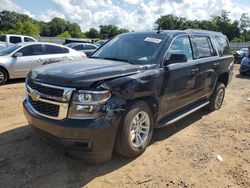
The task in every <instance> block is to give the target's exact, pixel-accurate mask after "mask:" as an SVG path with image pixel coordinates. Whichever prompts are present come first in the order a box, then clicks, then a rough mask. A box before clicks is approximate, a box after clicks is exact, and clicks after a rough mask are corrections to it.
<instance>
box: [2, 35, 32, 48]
mask: <svg viewBox="0 0 250 188" xmlns="http://www.w3.org/2000/svg"><path fill="white" fill-rule="evenodd" d="M27 42H37V40H36V39H34V38H32V37H30V36H25V35H1V36H0V49H3V48H5V47H7V46H10V45H13V44H17V43H27Z"/></svg>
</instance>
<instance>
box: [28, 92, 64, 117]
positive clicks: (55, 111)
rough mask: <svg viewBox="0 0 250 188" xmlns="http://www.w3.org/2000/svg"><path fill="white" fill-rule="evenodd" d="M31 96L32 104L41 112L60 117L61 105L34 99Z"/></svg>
mask: <svg viewBox="0 0 250 188" xmlns="http://www.w3.org/2000/svg"><path fill="white" fill-rule="evenodd" d="M28 97H29V102H30V104H31V106H32V107H33V108H34V109H35V110H36V111H38V112H39V113H42V114H45V115H47V116H52V117H58V115H59V109H60V106H59V105H55V104H50V103H46V102H42V101H33V100H32V98H31V97H30V96H28Z"/></svg>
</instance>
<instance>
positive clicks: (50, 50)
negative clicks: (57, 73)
mask: <svg viewBox="0 0 250 188" xmlns="http://www.w3.org/2000/svg"><path fill="white" fill-rule="evenodd" d="M62 53H69V50H68V49H67V48H62V47H60V46H53V45H45V54H62Z"/></svg>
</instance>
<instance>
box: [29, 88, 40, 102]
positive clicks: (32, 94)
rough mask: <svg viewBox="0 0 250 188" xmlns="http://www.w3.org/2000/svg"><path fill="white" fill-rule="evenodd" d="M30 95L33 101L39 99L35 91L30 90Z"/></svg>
mask: <svg viewBox="0 0 250 188" xmlns="http://www.w3.org/2000/svg"><path fill="white" fill-rule="evenodd" d="M30 97H31V98H32V100H33V101H38V100H39V99H40V95H38V94H37V93H36V92H35V91H33V90H32V91H30Z"/></svg>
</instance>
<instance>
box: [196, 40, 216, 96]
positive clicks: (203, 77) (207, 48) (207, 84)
mask: <svg viewBox="0 0 250 188" xmlns="http://www.w3.org/2000/svg"><path fill="white" fill-rule="evenodd" d="M191 41H192V44H193V51H194V59H195V61H197V62H198V65H199V74H198V75H197V76H198V78H199V79H198V82H197V87H198V88H199V89H200V92H199V95H198V97H200V98H202V97H208V96H210V94H211V92H212V91H213V87H214V83H215V79H216V77H217V73H216V70H217V68H218V66H219V62H218V59H219V56H218V54H217V52H216V50H215V48H214V45H213V44H212V42H211V38H210V37H209V36H204V35H194V36H193V37H192V38H191Z"/></svg>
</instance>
